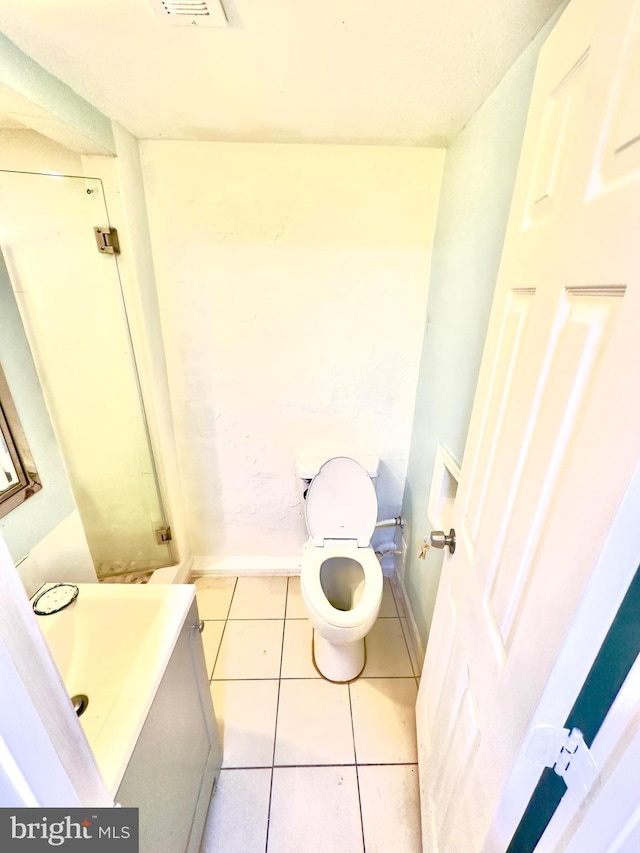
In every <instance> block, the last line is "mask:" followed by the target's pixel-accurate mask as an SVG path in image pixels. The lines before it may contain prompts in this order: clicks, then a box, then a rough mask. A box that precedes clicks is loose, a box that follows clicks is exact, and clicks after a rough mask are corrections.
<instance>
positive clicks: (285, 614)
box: [264, 577, 289, 853]
mask: <svg viewBox="0 0 640 853" xmlns="http://www.w3.org/2000/svg"><path fill="white" fill-rule="evenodd" d="M288 603H289V578H288V577H287V588H286V590H285V595H284V618H283V620H282V642H281V644H280V669H279V670H278V695H277V696H276V721H275V727H274V732H273V752H272V754H271V782H270V784H269V806H268V808H267V834H266V838H265V842H264V853H267V851H268V849H269V826H270V824H271V799H272V796H273V774H274V768H275V763H276V738H277V736H278V712H279V710H280V686H281V684H282V658H283V657H284V632H285V629H286V627H287V604H288Z"/></svg>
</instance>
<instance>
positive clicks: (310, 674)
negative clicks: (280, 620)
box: [282, 619, 320, 678]
mask: <svg viewBox="0 0 640 853" xmlns="http://www.w3.org/2000/svg"><path fill="white" fill-rule="evenodd" d="M312 637H313V627H312V626H311V622H309V620H308V619H287V620H286V621H285V623H284V649H283V652H282V678H320V675H319V673H318V671H317V670H316V668H315V666H314V665H313V657H312V653H311V640H312Z"/></svg>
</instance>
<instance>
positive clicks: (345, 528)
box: [305, 456, 378, 547]
mask: <svg viewBox="0 0 640 853" xmlns="http://www.w3.org/2000/svg"><path fill="white" fill-rule="evenodd" d="M305 513H306V517H307V528H308V529H309V533H310V534H311V538H312V539H313V541H314V543H315V544H320V545H321V544H322V541H323V540H324V539H357V540H358V545H359V546H361V547H365V546H366V545H368V544H369V541H370V540H371V535H372V533H373V531H374V530H375V526H376V520H377V517H378V501H377V499H376V490H375V488H374V486H373V483H372V482H371V478H370V477H369V475H368V474H367V472H366V471H365V469H364V468H363V467H362V465H360V464H359V463H358V462H356V461H355V459H350V458H349V457H347V456H336V457H335V458H334V459H329V461H328V462H325V463H324V465H323V466H322V468H320V470H319V471H318V473H317V474H316V476H315V477H314V478H313V480H312V481H311V485H310V486H309V491H308V492H307V500H306V507H305Z"/></svg>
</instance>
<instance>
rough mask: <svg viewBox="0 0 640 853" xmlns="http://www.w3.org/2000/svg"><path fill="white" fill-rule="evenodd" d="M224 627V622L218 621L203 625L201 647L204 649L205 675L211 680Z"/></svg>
mask: <svg viewBox="0 0 640 853" xmlns="http://www.w3.org/2000/svg"><path fill="white" fill-rule="evenodd" d="M224 625H225V623H224V620H220V621H219V622H213V621H211V620H209V621H205V623H204V630H203V632H202V645H203V648H204V659H205V663H206V664H207V675H208V677H209V678H211V673H212V672H213V667H214V664H215V662H216V656H217V654H218V649H219V648H220V640H221V639H222V632H223V631H224Z"/></svg>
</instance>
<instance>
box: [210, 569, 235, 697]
mask: <svg viewBox="0 0 640 853" xmlns="http://www.w3.org/2000/svg"><path fill="white" fill-rule="evenodd" d="M237 586H238V578H235V580H234V584H233V592H232V593H231V598H230V599H229V607H228V608H227V615H226V616H225V618H224V628H223V629H222V634H220V642H219V643H218V651H217V652H216V657H215V660H214V662H213V667H212V668H211V676H210V678H209V686H211V682H212V681H213V673H214V672H215V671H216V664H217V663H218V657H219V656H220V649H221V648H222V641H223V639H224V632H225V631H226V630H227V622H228V621H229V612H230V611H231V605H232V603H233V596H234V595H235V594H236V587H237ZM202 621H203V622H221V621H222V620H221V619H203V620H202ZM220 680H221V679H216V681H220Z"/></svg>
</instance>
